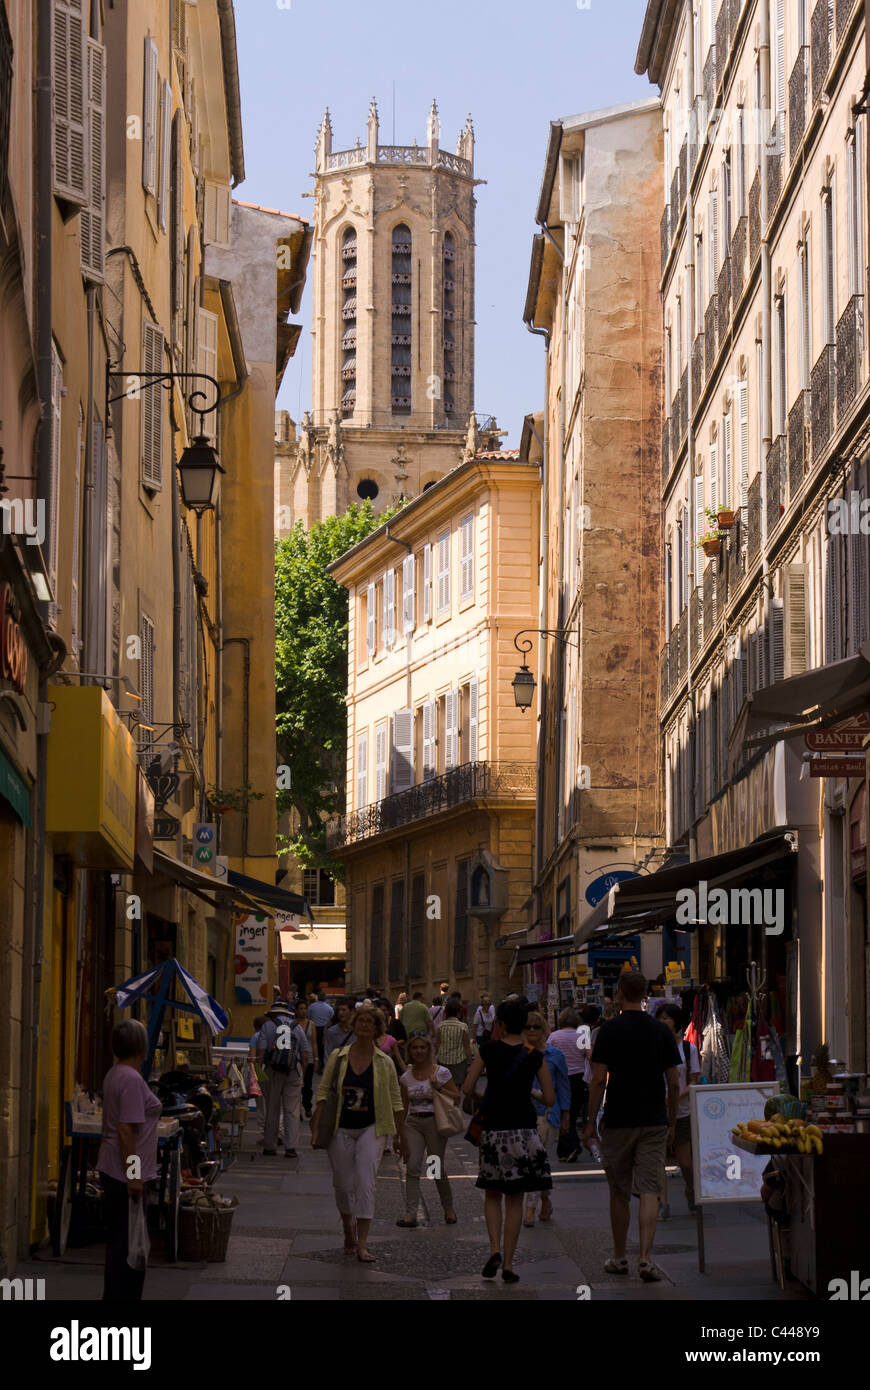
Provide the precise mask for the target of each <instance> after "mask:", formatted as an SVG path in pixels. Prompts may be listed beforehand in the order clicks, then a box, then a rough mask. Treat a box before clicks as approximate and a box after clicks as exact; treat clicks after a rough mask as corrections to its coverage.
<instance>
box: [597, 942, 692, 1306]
mask: <svg viewBox="0 0 870 1390" xmlns="http://www.w3.org/2000/svg"><path fill="white" fill-rule="evenodd" d="M646 992H647V983H646V980H645V978H644V976H643V975H641V974H640V972H639V971H637V970H630V971H626V972H625V973H624V974H622V975H620V977H619V985H618V987H617V991H616V1006H617V1008H618V1009H619V1010H620V1012H619V1014H618V1015H617V1016H616V1017H615V1018H612V1019H609V1020H608V1021H607V1022H606V1023H602V1025H601V1028H600V1030H599V1033H598V1037H597V1039H596V1041H595V1047H594V1049H593V1052H592V1056H591V1058H590V1062H591V1066H592V1084H591V1086H590V1088H589V1116H590V1119H589V1123H588V1124H587V1125H586V1127H585V1129H584V1130H583V1140H584V1143H586V1142H588V1141H589V1140H591V1139H592V1138H593V1137H594V1135H595V1117H596V1116H597V1114H598V1110H599V1107H600V1105H601V1098H602V1095H604V1089H605V1086H606V1087H607V1095H606V1099H605V1102H604V1122H603V1123H604V1130H603V1133H602V1136H601V1154H602V1158H603V1160H604V1171H605V1173H606V1174H607V1181H608V1184H609V1186H610V1226H611V1230H612V1232H613V1257H612V1258H611V1259H609V1260H608V1261H607V1263H606V1264H605V1266H604V1268H605V1270H606V1271H607V1273H608V1274H628V1260H627V1259H626V1256H625V1243H626V1239H627V1236H628V1225H629V1221H630V1219H631V1195H632V1192H636V1193H638V1194H639V1196H640V1212H639V1216H638V1225H639V1227H640V1259H639V1261H638V1267H637V1272H638V1274H639V1275H640V1277H641V1279H643V1280H644V1282H645V1283H657V1282H658V1281H659V1280H660V1279H661V1278H662V1273H661V1270H660V1269H658V1268H657V1266H656V1265H654V1264H653V1263H652V1260H651V1258H650V1257H651V1255H652V1244H653V1236H654V1235H655V1229H656V1221H657V1218H658V1205H659V1193H660V1192H661V1190H662V1186H663V1183H664V1176H665V1155H666V1152H667V1147H668V1144H669V1143H672V1142H673V1137H674V1128H675V1126H676V1122H677V1104H678V1101H679V1095H680V1087H679V1076H678V1067H679V1065H680V1054H679V1052H678V1050H677V1045H676V1043H675V1041H674V1035H673V1033H672V1032H671V1031H670V1029H669V1028H668V1027H666V1025H665V1024H664V1023H660V1022H658V1021H657V1020H656V1019H654V1018H652V1017H651V1015H650V1014H648V1013H645V1012H644V1007H643V1002H644V999H645V998H646ZM662 1074H664V1076H665V1079H666V1082H667V1096H666V1094H665V1087H664V1085H663V1083H662Z"/></svg>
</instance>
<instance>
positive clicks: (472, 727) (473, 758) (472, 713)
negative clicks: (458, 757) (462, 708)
mask: <svg viewBox="0 0 870 1390" xmlns="http://www.w3.org/2000/svg"><path fill="white" fill-rule="evenodd" d="M478 688H479V687H478V681H477V677H476V676H475V678H474V680H472V681H469V683H468V757H467V759H466V761H467V762H470V763H476V762H477V748H478V738H477V728H478V718H477V710H478Z"/></svg>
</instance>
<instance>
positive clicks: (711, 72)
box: [699, 44, 716, 145]
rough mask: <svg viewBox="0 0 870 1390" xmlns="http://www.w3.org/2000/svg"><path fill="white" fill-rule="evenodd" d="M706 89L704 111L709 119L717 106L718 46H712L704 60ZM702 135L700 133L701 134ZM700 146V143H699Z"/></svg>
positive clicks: (704, 83)
mask: <svg viewBox="0 0 870 1390" xmlns="http://www.w3.org/2000/svg"><path fill="white" fill-rule="evenodd" d="M702 82H703V87H704V109H705V112H706V115H707V117H708V118H709V115H710V112H711V111H712V110H713V107H714V106H715V104H716V45H715V44H711V46H710V47H709V48H708V49H707V56H706V58H705V59H704V73H703V78H702ZM699 133H700V132H699ZM699 145H700V141H699Z"/></svg>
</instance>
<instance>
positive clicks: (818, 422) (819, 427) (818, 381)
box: [810, 343, 836, 464]
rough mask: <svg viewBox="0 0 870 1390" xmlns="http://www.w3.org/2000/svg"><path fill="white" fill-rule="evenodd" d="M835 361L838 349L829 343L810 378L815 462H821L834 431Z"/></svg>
mask: <svg viewBox="0 0 870 1390" xmlns="http://www.w3.org/2000/svg"><path fill="white" fill-rule="evenodd" d="M835 363H836V349H835V348H834V345H833V343H829V344H828V345H827V347H825V348H823V349H822V354H821V356H820V357H819V360H818V362H817V363H816V365H815V366H814V367H813V374H812V377H811V379H810V389H811V391H812V430H813V463H814V464H817V463H818V462H819V460H820V458H821V456H822V454H823V453H824V451H825V447H826V446H827V443H828V440H829V439H830V438H831V435H832V434H833V432H834V395H835V391H836V379H835V370H836V367H835Z"/></svg>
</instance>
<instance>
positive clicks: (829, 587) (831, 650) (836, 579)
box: [825, 536, 842, 665]
mask: <svg viewBox="0 0 870 1390" xmlns="http://www.w3.org/2000/svg"><path fill="white" fill-rule="evenodd" d="M841 539H842V538H841V537H840V536H828V546H827V554H826V556H825V664H826V665H828V664H829V663H830V662H832V661H839V660H840V657H841V656H842V651H841V648H840V609H841V603H842V597H841V587H842V586H841V583H840V555H841Z"/></svg>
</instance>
